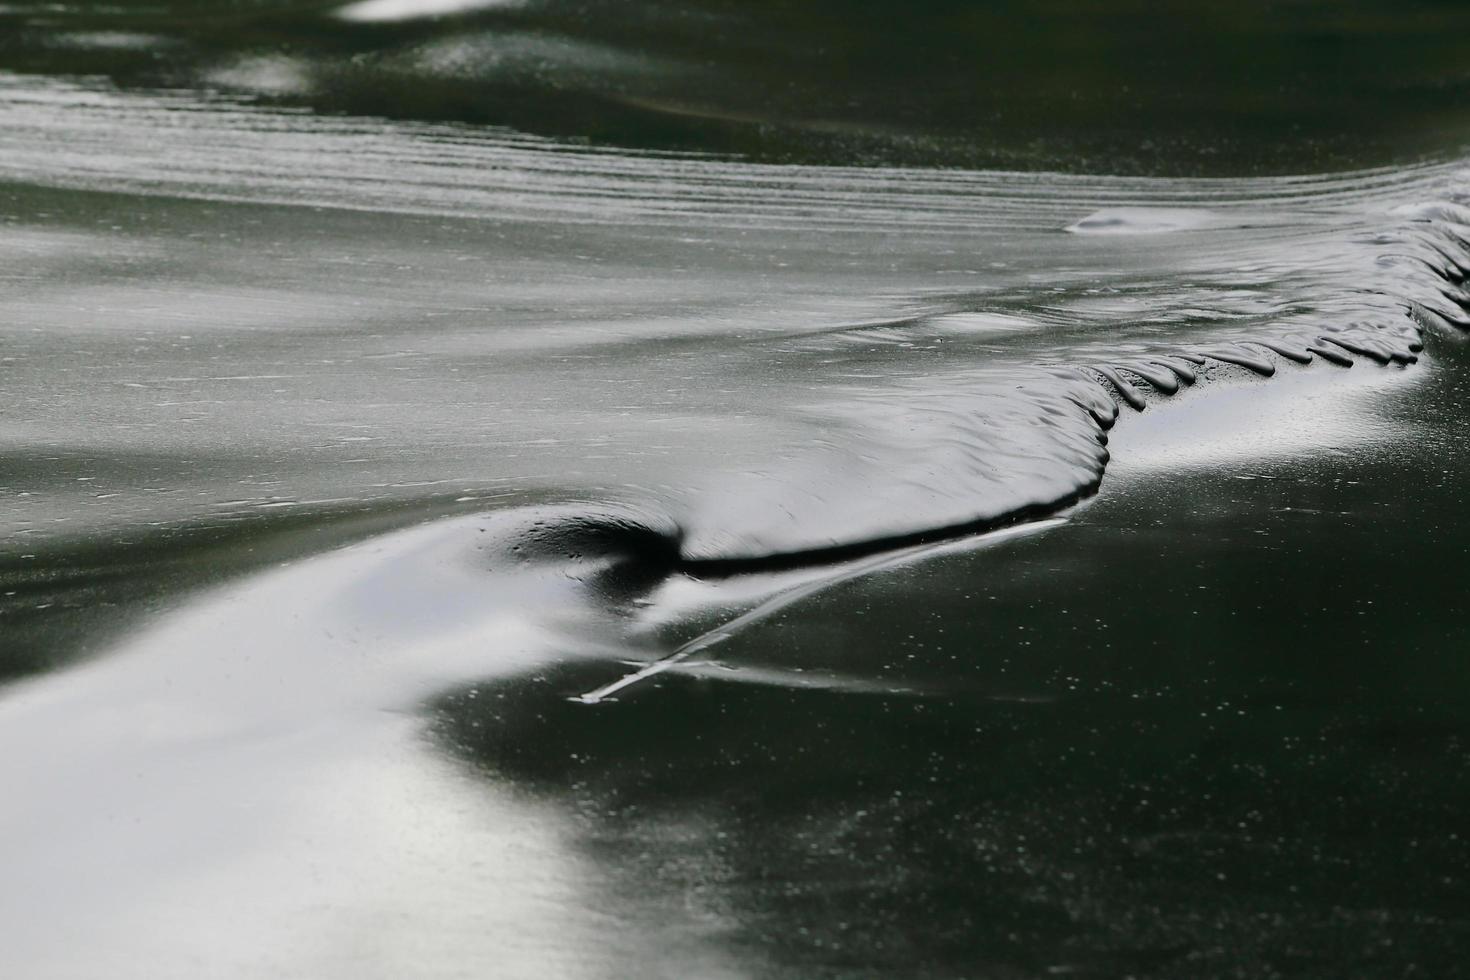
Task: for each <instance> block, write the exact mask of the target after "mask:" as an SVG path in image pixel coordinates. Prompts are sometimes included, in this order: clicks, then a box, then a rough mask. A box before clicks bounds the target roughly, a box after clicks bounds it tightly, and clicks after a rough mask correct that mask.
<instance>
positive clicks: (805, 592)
mask: <svg viewBox="0 0 1470 980" xmlns="http://www.w3.org/2000/svg"><path fill="white" fill-rule="evenodd" d="M1066 522H1067V519H1066V518H1064V517H1048V518H1044V519H1042V520H1038V521H1031V522H1029V523H1026V524H1022V525H1018V526H1015V527H1007V528H1000V529H999V530H995V531H990V532H988V533H985V534H981V535H978V536H976V537H974V538H967V539H964V540H962V541H959V542H956V541H940V542H935V543H931V544H920V545H913V546H911V547H908V548H901V549H899V550H898V551H892V552H888V553H886V554H882V555H878V556H877V557H874V558H869V559H867V560H866V561H859V562H855V563H853V564H851V565H849V566H848V567H846V568H843V569H840V570H838V571H835V572H834V573H833V574H831V575H827V576H824V577H821V578H818V579H815V580H813V581H809V582H803V583H801V584H800V585H795V586H792V587H791V588H789V589H784V590H782V591H780V592H778V593H776V594H775V595H773V596H771V597H770V598H769V599H766V600H765V601H763V602H761V603H760V604H758V605H756V606H755V607H754V608H751V609H748V610H746V611H745V612H743V613H741V614H740V615H738V616H736V617H735V618H733V619H730V620H728V621H726V622H724V623H722V624H721V625H719V626H716V627H715V628H714V629H712V630H708V631H706V632H704V633H701V634H700V635H699V636H696V637H695V638H694V639H692V640H690V641H688V642H687V643H685V644H683V645H682V646H680V647H679V648H678V649H676V650H675V651H674V652H672V653H670V654H668V655H666V656H663V657H660V658H659V659H657V660H654V661H652V662H650V663H648V664H645V665H644V666H642V667H640V668H639V669H638V670H635V671H633V672H632V673H629V674H625V675H623V676H622V677H620V678H618V679H617V680H615V681H613V682H612V683H610V684H605V685H603V686H602V687H599V688H596V689H595V690H592V691H588V692H587V693H585V694H579V695H576V696H574V697H571V698H568V699H567V700H569V701H576V702H579V703H581V704H601V703H602V702H604V701H607V700H612V699H613V696H614V695H616V694H618V693H619V692H621V691H625V690H627V689H628V688H630V687H632V686H633V685H634V684H637V683H639V682H641V681H645V680H648V679H649V678H650V677H656V676H658V675H659V674H662V673H663V672H664V671H666V670H669V669H670V668H673V667H677V666H678V665H679V664H681V663H684V662H685V661H687V660H688V659H689V658H690V657H692V656H694V654H696V653H699V652H700V651H702V650H707V649H709V648H710V647H712V646H715V645H716V644H718V643H723V642H724V641H725V640H728V639H730V638H731V637H732V636H734V635H735V634H736V633H738V632H739V631H740V630H742V629H744V628H745V627H747V626H751V625H754V624H755V623H758V622H760V621H761V620H764V619H768V618H770V617H771V616H773V615H775V614H776V613H778V612H780V611H781V610H783V609H786V608H788V607H789V606H792V605H794V604H796V603H798V602H800V601H801V600H802V599H805V598H807V597H809V596H812V595H815V594H816V593H818V592H821V591H823V590H824V589H829V588H832V587H833V586H837V585H841V584H843V583H844V582H850V581H852V580H853V579H857V578H861V577H862V576H864V575H868V574H870V573H872V572H876V571H880V570H882V569H884V568H891V567H894V566H897V565H902V564H905V563H907V562H909V561H912V560H915V559H920V558H925V557H928V556H930V555H933V554H938V553H940V552H943V551H951V550H955V549H956V548H972V547H976V546H981V545H988V544H995V543H998V542H1000V541H1003V540H1009V539H1011V538H1016V537H1023V536H1027V535H1031V534H1038V533H1040V532H1042V531H1047V530H1050V529H1052V528H1054V527H1057V526H1059V525H1062V524H1065V523H1066Z"/></svg>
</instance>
